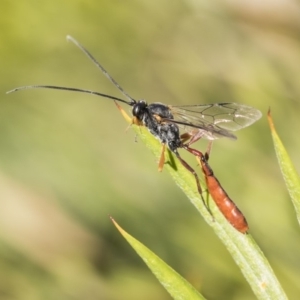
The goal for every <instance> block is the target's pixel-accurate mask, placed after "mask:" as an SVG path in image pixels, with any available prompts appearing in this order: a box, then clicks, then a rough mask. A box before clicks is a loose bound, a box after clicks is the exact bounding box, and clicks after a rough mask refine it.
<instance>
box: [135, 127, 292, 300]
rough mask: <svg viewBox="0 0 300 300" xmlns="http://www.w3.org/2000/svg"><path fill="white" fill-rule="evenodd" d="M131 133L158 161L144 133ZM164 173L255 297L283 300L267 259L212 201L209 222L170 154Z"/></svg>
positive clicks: (191, 180)
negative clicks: (208, 228) (222, 247)
mask: <svg viewBox="0 0 300 300" xmlns="http://www.w3.org/2000/svg"><path fill="white" fill-rule="evenodd" d="M133 129H134V130H135V132H136V134H137V136H139V137H140V139H141V140H142V141H143V142H144V143H145V144H146V146H147V147H148V148H149V149H150V150H151V151H152V152H153V153H154V155H155V156H156V157H157V158H158V159H159V156H160V151H161V144H160V143H159V142H158V141H157V140H156V139H155V138H154V137H153V136H152V135H151V134H150V133H149V132H148V130H147V129H145V128H143V127H137V126H133ZM165 169H166V170H168V171H169V173H170V174H171V176H172V177H173V179H174V181H175V183H176V184H177V185H178V186H179V187H180V188H181V190H182V191H183V192H184V193H185V194H186V196H187V197H188V198H189V199H190V201H191V202H192V204H193V205H194V206H195V207H196V208H197V210H198V211H199V212H200V213H201V215H202V216H203V218H204V219H205V221H206V222H207V223H208V224H209V225H210V226H211V227H212V228H213V230H214V232H215V233H216V235H217V236H218V237H219V238H220V240H221V241H222V242H223V244H224V245H225V247H226V248H227V250H228V251H229V252H230V254H231V256H232V258H233V259H234V261H235V262H236V264H237V265H238V266H239V268H240V270H241V271H242V273H243V275H244V277H245V278H246V280H247V281H248V283H249V284H250V286H251V288H252V290H253V292H254V294H255V295H256V297H257V298H258V299H261V300H267V299H268V300H273V299H281V300H284V299H287V297H286V295H285V293H284V291H283V289H282V287H281V285H280V283H279V282H278V280H277V278H276V276H275V275H274V272H273V270H272V268H271V267H270V265H269V263H268V261H267V259H266V258H265V256H264V255H263V253H262V251H261V250H260V249H259V247H258V245H257V244H256V243H255V241H254V240H253V239H252V237H251V235H249V234H241V233H239V232H238V231H237V230H236V229H234V228H233V227H232V226H231V225H230V224H229V223H228V221H227V220H226V219H225V218H224V217H223V215H222V214H221V213H220V211H219V210H218V208H217V207H216V206H215V204H214V203H213V201H210V208H211V210H212V213H213V215H214V220H212V217H211V215H210V214H209V213H208V212H207V209H206V207H205V206H204V205H203V202H202V200H201V197H200V195H199V193H198V192H197V188H196V183H195V179H194V177H193V176H192V175H191V174H190V172H188V171H187V170H186V169H185V168H184V167H183V166H182V165H181V164H180V163H179V162H178V161H177V159H176V157H174V156H173V155H172V154H171V153H170V151H167V157H166V165H165V168H164V170H165ZM199 170H200V168H199ZM199 242H200V240H199Z"/></svg>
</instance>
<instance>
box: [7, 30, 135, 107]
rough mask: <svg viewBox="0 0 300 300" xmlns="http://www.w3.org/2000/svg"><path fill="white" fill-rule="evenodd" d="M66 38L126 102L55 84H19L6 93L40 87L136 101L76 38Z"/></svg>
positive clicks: (101, 95)
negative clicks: (19, 85) (98, 70)
mask: <svg viewBox="0 0 300 300" xmlns="http://www.w3.org/2000/svg"><path fill="white" fill-rule="evenodd" d="M67 40H68V41H71V42H73V43H74V44H75V45H76V46H77V47H78V48H79V49H80V50H81V51H82V52H83V53H84V54H85V55H86V56H87V57H88V58H89V59H90V60H91V61H92V62H93V63H94V64H95V65H96V66H97V67H98V68H99V69H100V70H101V71H102V73H103V74H104V75H105V76H106V78H108V79H109V81H110V82H111V83H112V84H113V85H114V86H115V87H117V89H118V90H119V91H120V92H121V93H122V94H123V95H124V96H125V97H126V98H127V99H128V100H130V101H129V102H128V101H126V100H123V99H120V98H117V97H114V96H110V95H107V94H103V93H99V92H95V91H91V90H85V89H79V88H72V87H64V86H55V85H27V86H21V87H18V88H15V89H13V90H10V91H8V92H6V94H9V93H13V92H17V91H20V90H27V89H39V88H42V89H54V90H64V91H72V92H80V93H86V94H92V95H96V96H100V97H104V98H108V99H112V100H116V101H120V102H123V103H126V104H128V105H130V106H133V105H134V104H135V103H136V100H134V99H133V98H132V97H130V96H129V94H127V93H126V92H125V91H124V90H123V89H122V87H121V86H120V85H119V84H118V83H117V82H116V81H115V80H114V79H113V78H112V77H111V76H110V75H109V74H108V72H107V71H106V70H105V69H104V68H103V67H102V66H101V65H100V63H99V62H98V61H97V60H96V59H95V58H94V57H93V55H92V54H91V53H90V52H89V51H88V50H86V49H85V48H84V47H83V46H82V45H81V44H80V43H79V42H78V41H77V40H75V39H74V38H73V37H71V36H70V35H67Z"/></svg>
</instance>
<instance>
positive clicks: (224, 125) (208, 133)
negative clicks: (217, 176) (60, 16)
mask: <svg viewBox="0 0 300 300" xmlns="http://www.w3.org/2000/svg"><path fill="white" fill-rule="evenodd" d="M67 40H69V41H71V42H73V43H74V44H75V45H76V46H77V47H78V48H79V49H80V50H81V51H82V52H83V53H84V54H85V55H86V56H87V57H88V58H89V59H90V60H91V61H92V62H93V63H94V64H95V65H96V67H98V68H99V69H100V70H101V71H102V73H103V74H104V75H105V76H106V77H107V78H108V79H109V80H110V81H111V83H112V84H113V85H114V86H115V87H116V88H117V89H118V90H119V91H120V92H121V93H122V94H123V96H124V97H125V98H126V99H127V100H124V99H121V98H118V97H114V96H110V95H107V94H103V93H100V92H96V91H91V90H86V89H79V88H72V87H63V86H52V85H30V86H23V87H18V88H15V89H13V90H11V91H9V92H7V93H11V92H16V91H20V90H24V89H36V88H45V89H56V90H64V91H73V92H80V93H87V94H92V95H96V96H100V97H104V98H107V99H111V100H114V101H115V102H121V103H124V104H127V105H129V106H131V107H132V116H133V117H132V118H130V117H129V116H128V115H127V114H126V113H125V111H124V110H123V109H122V108H121V107H120V105H117V106H118V108H119V109H120V110H121V112H122V114H123V116H124V117H125V118H126V119H130V121H131V123H133V124H135V125H138V126H145V127H146V128H147V129H148V130H149V131H150V133H151V134H152V135H153V136H154V137H156V138H157V139H158V140H159V141H160V143H161V144H162V151H161V156H160V159H159V163H158V170H159V171H161V170H162V169H163V166H164V162H165V149H166V147H167V148H168V149H169V150H170V151H171V152H172V153H174V154H175V156H176V157H177V158H178V160H179V161H180V163H181V164H182V165H183V166H184V167H185V168H186V169H187V170H188V171H189V172H190V173H191V174H192V175H193V176H194V178H195V181H196V185H197V189H198V192H199V193H200V195H201V198H202V201H203V202H204V199H203V197H202V190H201V186H200V183H199V178H198V175H197V173H196V172H195V170H194V169H193V168H192V167H191V166H190V165H189V164H188V163H187V162H186V161H185V160H184V159H183V158H182V157H181V155H180V154H179V151H178V149H181V148H183V149H186V150H188V151H190V152H192V149H191V148H190V145H191V144H193V143H195V142H196V141H198V140H199V139H200V138H205V139H208V140H210V141H213V140H215V139H218V138H220V137H227V138H230V139H236V136H235V135H234V134H233V131H236V130H240V129H242V128H245V127H247V126H250V125H251V124H253V123H254V122H256V121H257V120H258V119H259V118H260V117H261V112H260V111H259V110H257V109H255V108H253V107H250V106H246V105H242V104H238V103H215V104H206V105H184V106H173V105H165V104H163V103H159V102H155V103H150V104H148V103H147V102H146V101H145V100H143V99H142V100H135V99H134V98H132V97H131V96H130V95H129V94H128V93H127V92H125V90H124V89H123V88H122V87H121V86H120V85H119V84H118V83H117V82H116V81H115V80H114V79H113V78H112V77H111V76H110V74H109V73H108V72H107V71H106V70H105V69H104V67H103V66H102V65H101V64H100V63H99V62H98V61H97V60H96V59H95V58H94V56H93V55H92V54H91V53H90V52H89V51H88V50H87V49H86V48H84V47H83V46H82V45H81V44H80V43H79V42H78V41H77V40H75V39H74V38H73V37H71V36H67ZM182 132H183V133H182ZM197 155H198V154H197ZM204 203H205V202H204Z"/></svg>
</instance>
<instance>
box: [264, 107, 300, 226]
mask: <svg viewBox="0 0 300 300" xmlns="http://www.w3.org/2000/svg"><path fill="white" fill-rule="evenodd" d="M268 121H269V125H270V128H271V134H272V138H273V143H274V148H275V152H276V156H277V159H278V163H279V167H280V169H281V173H282V176H283V179H284V181H285V184H286V187H287V189H288V192H289V194H290V196H291V199H292V202H293V205H294V207H295V211H296V215H297V219H298V222H299V224H300V178H299V175H298V174H297V172H296V170H295V168H294V166H293V163H292V161H291V159H290V157H289V155H288V153H287V151H286V149H285V147H284V146H283V144H282V142H281V140H280V138H279V136H278V134H277V132H276V130H275V126H274V123H273V120H272V117H271V112H270V111H269V113H268Z"/></svg>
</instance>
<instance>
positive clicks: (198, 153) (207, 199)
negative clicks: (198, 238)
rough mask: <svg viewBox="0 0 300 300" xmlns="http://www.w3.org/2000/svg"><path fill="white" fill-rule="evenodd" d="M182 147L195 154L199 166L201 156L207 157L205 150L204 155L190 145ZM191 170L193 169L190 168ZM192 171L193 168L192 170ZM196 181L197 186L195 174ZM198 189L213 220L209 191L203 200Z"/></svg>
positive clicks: (197, 179)
mask: <svg viewBox="0 0 300 300" xmlns="http://www.w3.org/2000/svg"><path fill="white" fill-rule="evenodd" d="M209 145H211V143H210V144H209ZM183 148H184V149H185V150H187V151H189V152H190V153H192V154H193V155H195V156H196V160H197V162H198V164H199V165H200V166H201V165H202V164H201V158H202V157H204V158H205V159H206V155H207V157H208V154H207V152H206V153H205V155H203V153H202V152H200V151H198V150H196V149H193V148H190V147H189V146H187V145H184V147H183ZM208 150H209V151H210V148H209V149H208ZM192 170H193V169H192ZM193 171H194V170H193ZM190 172H191V171H190ZM194 172H195V171H194ZM195 173H196V172H195ZM194 176H195V175H194ZM195 178H196V176H195ZM196 181H197V185H198V184H199V186H200V183H199V178H198V175H197V178H196ZM198 190H199V189H198ZM200 191H201V192H199V193H200V194H201V198H202V201H203V203H204V206H205V207H206V209H207V211H208V212H209V214H210V215H211V216H212V218H213V220H214V215H213V213H212V211H211V209H210V207H209V193H207V198H206V201H204V198H203V194H202V190H201V188H200Z"/></svg>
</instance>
